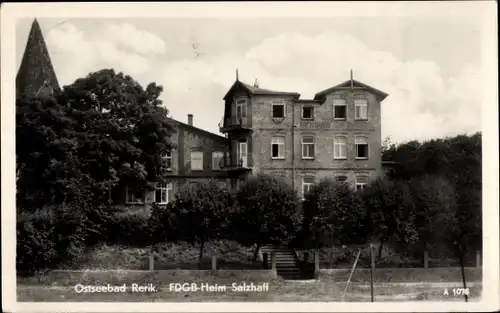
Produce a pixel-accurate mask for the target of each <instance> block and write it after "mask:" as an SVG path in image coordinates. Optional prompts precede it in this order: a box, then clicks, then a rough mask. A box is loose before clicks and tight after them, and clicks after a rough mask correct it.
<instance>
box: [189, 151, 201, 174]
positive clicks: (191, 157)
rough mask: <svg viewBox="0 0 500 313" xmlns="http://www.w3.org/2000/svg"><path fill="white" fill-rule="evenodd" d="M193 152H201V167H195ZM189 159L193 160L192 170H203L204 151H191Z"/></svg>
mask: <svg viewBox="0 0 500 313" xmlns="http://www.w3.org/2000/svg"><path fill="white" fill-rule="evenodd" d="M193 153H194V154H199V155H201V168H194V167H193ZM189 159H190V161H191V171H192V172H193V171H203V151H191V154H190V155H189Z"/></svg>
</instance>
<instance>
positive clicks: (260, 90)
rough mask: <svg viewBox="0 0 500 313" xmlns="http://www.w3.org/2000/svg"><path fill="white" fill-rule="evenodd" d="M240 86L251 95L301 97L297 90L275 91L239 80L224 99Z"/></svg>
mask: <svg viewBox="0 0 500 313" xmlns="http://www.w3.org/2000/svg"><path fill="white" fill-rule="evenodd" d="M238 88H243V89H244V90H246V91H247V92H248V93H249V94H250V95H283V96H293V97H294V98H295V99H298V98H299V97H300V94H299V93H297V92H287V91H275V90H269V89H264V88H259V87H255V86H251V85H249V84H246V83H244V82H241V81H239V80H237V81H235V82H234V84H233V85H232V86H231V88H229V91H228V92H227V93H226V95H225V96H224V98H223V99H224V100H227V98H229V97H230V96H231V94H232V93H233V92H234V91H235V90H236V89H238Z"/></svg>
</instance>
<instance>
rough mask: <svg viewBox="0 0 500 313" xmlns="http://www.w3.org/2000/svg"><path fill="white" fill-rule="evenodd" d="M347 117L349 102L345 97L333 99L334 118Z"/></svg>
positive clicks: (342, 118)
mask: <svg viewBox="0 0 500 313" xmlns="http://www.w3.org/2000/svg"><path fill="white" fill-rule="evenodd" d="M346 117H347V102H346V100H345V99H334V100H333V118H334V119H336V120H345V119H346Z"/></svg>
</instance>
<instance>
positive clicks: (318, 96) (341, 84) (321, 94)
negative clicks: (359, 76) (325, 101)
mask: <svg viewBox="0 0 500 313" xmlns="http://www.w3.org/2000/svg"><path fill="white" fill-rule="evenodd" d="M349 82H350V80H347V81H345V82H343V83H340V84H338V85H335V86H333V87H330V88H327V89H325V90H322V91H320V92H318V93H317V94H316V95H314V99H319V98H322V97H323V96H324V95H325V94H327V93H329V92H331V91H333V90H335V89H340V88H342V87H343V85H344V84H346V83H349ZM352 82H353V83H355V84H358V85H360V86H361V87H362V88H365V89H368V90H371V91H372V92H374V93H376V94H378V95H380V96H381V97H382V100H383V99H385V98H386V97H387V96H389V94H388V93H385V92H383V91H382V90H379V89H377V88H374V87H372V86H370V85H367V84H364V83H362V82H360V81H357V80H355V79H353V80H352Z"/></svg>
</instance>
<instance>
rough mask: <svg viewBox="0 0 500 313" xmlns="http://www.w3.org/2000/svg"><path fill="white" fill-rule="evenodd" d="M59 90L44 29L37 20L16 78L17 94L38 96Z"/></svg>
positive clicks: (32, 28)
mask: <svg viewBox="0 0 500 313" xmlns="http://www.w3.org/2000/svg"><path fill="white" fill-rule="evenodd" d="M58 89H59V83H58V81H57V77H56V73H55V71H54V67H53V66H52V61H51V60H50V56H49V52H48V49H47V45H46V43H45V40H44V38H43V33H42V29H41V28H40V24H39V23H38V21H37V19H34V20H33V23H32V24H31V30H30V33H29V35H28V41H27V43H26V48H25V50H24V54H23V58H22V60H21V65H20V67H19V71H18V72H17V76H16V93H17V94H24V95H25V96H37V95H38V94H39V93H40V92H42V91H43V92H45V91H49V92H52V91H54V90H58Z"/></svg>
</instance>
